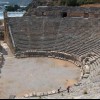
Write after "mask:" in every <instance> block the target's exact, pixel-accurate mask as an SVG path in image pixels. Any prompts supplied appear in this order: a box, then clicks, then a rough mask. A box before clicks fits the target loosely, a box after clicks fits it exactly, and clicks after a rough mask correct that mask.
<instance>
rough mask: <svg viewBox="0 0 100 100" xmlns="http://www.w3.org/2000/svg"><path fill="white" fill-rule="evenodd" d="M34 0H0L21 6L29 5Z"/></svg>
mask: <svg viewBox="0 0 100 100" xmlns="http://www.w3.org/2000/svg"><path fill="white" fill-rule="evenodd" d="M31 1H32V0H0V3H1V2H10V4H18V5H20V6H27V5H28V4H29V3H30V2H31Z"/></svg>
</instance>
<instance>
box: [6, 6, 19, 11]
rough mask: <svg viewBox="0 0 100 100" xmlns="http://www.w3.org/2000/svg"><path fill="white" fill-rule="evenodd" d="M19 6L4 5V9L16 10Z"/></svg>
mask: <svg viewBox="0 0 100 100" xmlns="http://www.w3.org/2000/svg"><path fill="white" fill-rule="evenodd" d="M19 8H20V6H18V5H10V6H7V7H6V11H17V10H18V9H19Z"/></svg>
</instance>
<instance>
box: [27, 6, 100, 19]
mask: <svg viewBox="0 0 100 100" xmlns="http://www.w3.org/2000/svg"><path fill="white" fill-rule="evenodd" d="M63 13H66V16H62V14H63ZM28 15H29V16H34V15H36V16H48V17H50V16H51V17H86V18H87V17H93V18H98V17H100V8H84V7H49V6H38V7H37V8H29V10H28V11H27V12H26V14H25V16H28Z"/></svg>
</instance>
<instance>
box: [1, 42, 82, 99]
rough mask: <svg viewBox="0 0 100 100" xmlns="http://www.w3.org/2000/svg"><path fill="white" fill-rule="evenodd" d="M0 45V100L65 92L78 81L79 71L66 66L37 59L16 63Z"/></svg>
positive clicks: (70, 65)
mask: <svg viewBox="0 0 100 100" xmlns="http://www.w3.org/2000/svg"><path fill="white" fill-rule="evenodd" d="M2 45H3V47H4V49H3V52H4V53H5V55H4V59H5V61H4V65H3V68H2V69H1V74H0V76H1V78H0V98H4V99H5V98H9V96H10V95H23V94H25V93H28V92H31V91H36V92H47V91H52V90H57V89H58V88H59V87H62V88H66V87H67V85H73V84H74V83H76V82H77V81H78V79H79V77H80V74H81V72H80V69H79V68H78V67H77V66H75V65H74V64H72V63H70V62H67V61H62V60H57V59H53V58H41V57H39V58H25V59H16V58H14V56H13V55H12V53H11V52H10V50H9V48H8V47H7V45H6V44H4V43H3V44H2Z"/></svg>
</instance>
